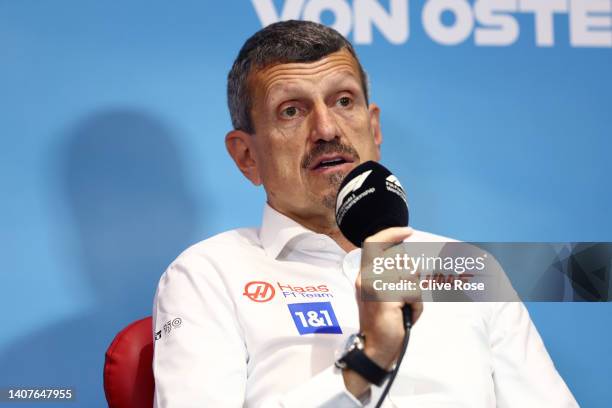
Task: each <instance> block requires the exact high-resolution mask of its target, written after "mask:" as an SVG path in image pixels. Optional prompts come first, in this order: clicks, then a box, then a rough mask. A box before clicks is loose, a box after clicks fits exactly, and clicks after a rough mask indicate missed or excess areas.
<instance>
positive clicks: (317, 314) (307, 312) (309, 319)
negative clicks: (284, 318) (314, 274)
mask: <svg viewBox="0 0 612 408" xmlns="http://www.w3.org/2000/svg"><path fill="white" fill-rule="evenodd" d="M287 306H288V307H289V312H290V313H291V317H292V318H293V322H294V323H295V327H296V328H297V330H298V332H299V333H300V335H303V334H310V333H335V334H342V329H341V328H340V324H339V323H338V319H337V318H336V314H335V313H334V309H333V308H332V305H331V302H312V303H292V304H289V305H287Z"/></svg>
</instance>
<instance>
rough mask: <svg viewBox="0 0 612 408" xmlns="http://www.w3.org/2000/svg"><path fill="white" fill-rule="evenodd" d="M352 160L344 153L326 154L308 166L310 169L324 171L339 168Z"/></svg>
mask: <svg viewBox="0 0 612 408" xmlns="http://www.w3.org/2000/svg"><path fill="white" fill-rule="evenodd" d="M353 162H354V160H353V159H352V158H351V157H350V156H348V155H345V154H339V153H335V154H326V155H323V156H321V157H319V158H318V159H317V160H315V161H314V163H313V164H312V165H311V166H310V170H314V171H318V172H326V171H331V170H340V169H341V168H342V167H344V165H346V164H350V163H353Z"/></svg>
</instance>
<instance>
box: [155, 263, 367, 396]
mask: <svg viewBox="0 0 612 408" xmlns="http://www.w3.org/2000/svg"><path fill="white" fill-rule="evenodd" d="M236 316H237V314H236V310H235V305H234V303H233V302H232V300H231V297H230V295H229V293H228V291H227V288H226V286H225V283H224V281H223V279H222V278H221V276H220V275H219V272H218V271H217V270H216V268H215V267H214V266H213V265H212V264H211V263H210V262H208V261H207V260H206V258H205V257H202V256H199V255H197V254H183V255H181V256H180V257H179V258H178V259H177V260H176V261H175V262H174V263H173V264H172V265H171V266H170V267H169V268H168V269H167V270H166V272H165V273H164V275H163V276H162V278H161V279H160V282H159V285H158V288H157V293H156V295H155V300H154V305H153V321H154V327H155V340H154V354H153V373H154V377H155V394H154V404H153V405H154V408H196V407H197V408H202V407H236V408H238V407H249V406H254V404H250V403H249V401H245V398H246V384H247V361H248V351H247V348H246V345H245V342H244V335H243V332H242V328H241V326H240V324H239V322H238V320H237V317H236ZM330 363H331V362H330ZM288 372H290V370H288ZM288 375H290V374H288ZM257 406H258V407H263V408H280V407H283V408H298V407H299V408H315V407H317V408H359V407H362V406H363V405H362V404H361V402H360V401H359V400H358V399H357V398H355V397H354V396H353V395H352V394H351V393H350V392H348V390H347V389H346V387H345V385H344V378H343V376H342V372H341V371H340V370H338V369H337V368H336V367H335V366H334V365H333V364H332V365H330V367H328V368H327V369H325V370H323V371H322V372H320V373H318V374H317V375H315V376H313V377H312V378H310V379H309V380H308V381H306V382H304V383H302V384H300V385H298V386H296V387H294V388H292V389H291V390H288V391H287V392H285V393H279V394H277V395H270V396H269V397H268V398H265V399H264V400H263V401H261V402H259V403H258V404H257Z"/></svg>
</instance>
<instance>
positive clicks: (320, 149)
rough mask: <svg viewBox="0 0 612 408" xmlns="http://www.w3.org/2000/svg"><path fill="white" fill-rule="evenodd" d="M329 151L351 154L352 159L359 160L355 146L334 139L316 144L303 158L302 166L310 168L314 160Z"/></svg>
mask: <svg viewBox="0 0 612 408" xmlns="http://www.w3.org/2000/svg"><path fill="white" fill-rule="evenodd" d="M329 153H340V154H345V155H347V156H350V158H351V160H353V161H359V159H360V157H359V153H357V150H355V148H354V147H353V146H350V145H347V144H344V143H340V141H338V140H337V139H333V140H331V141H329V142H322V143H320V144H317V145H315V147H313V148H312V150H311V151H310V152H308V153H307V154H306V155H305V156H304V158H303V159H302V168H304V169H307V168H310V166H311V165H312V163H313V162H315V161H316V160H317V159H318V158H319V157H321V156H322V155H324V154H329Z"/></svg>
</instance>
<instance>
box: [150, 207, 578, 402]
mask: <svg viewBox="0 0 612 408" xmlns="http://www.w3.org/2000/svg"><path fill="white" fill-rule="evenodd" d="M440 240H443V238H442V237H439V236H435V235H432V234H428V233H425V232H420V231H415V233H414V234H413V235H412V236H411V237H410V238H409V240H408V241H415V242H431V241H440ZM359 259H360V252H359V250H356V251H352V252H350V253H349V254H347V253H346V252H345V251H344V250H342V249H341V248H340V247H339V246H338V245H337V244H336V243H335V241H333V240H332V239H331V238H329V237H328V236H326V235H322V234H316V233H314V232H312V231H309V230H307V229H305V228H304V227H302V226H301V225H299V224H297V223H296V222H294V221H293V220H291V219H289V218H287V217H285V216H283V215H282V214H280V213H278V212H276V211H275V210H273V209H272V208H271V207H269V206H267V205H266V207H265V210H264V215H263V222H262V226H261V229H259V230H257V229H238V230H233V231H228V232H225V233H223V234H220V235H217V236H214V237H212V238H210V239H207V240H204V241H202V242H200V243H198V244H196V245H194V246H192V247H190V248H189V249H187V250H186V251H185V252H183V253H182V254H181V255H180V256H179V257H178V258H177V259H176V260H175V261H174V262H173V263H172V264H171V265H170V267H169V268H168V269H167V270H166V272H165V273H164V275H163V276H162V278H161V280H160V282H159V287H158V290H157V294H156V297H155V302H154V308H153V320H154V325H155V326H154V327H155V342H154V345H155V349H154V350H155V351H154V359H153V370H154V373H155V404H154V406H155V407H158V408H162V407H164V408H166V407H169V408H187V407H194V408H195V407H199V408H203V407H241V406H246V407H285V408H297V407H300V408H302V407H330V408H331V407H334V408H336V407H338V408H341V407H361V406H362V404H361V403H360V401H359V400H357V399H356V398H354V397H353V396H352V394H350V393H349V392H348V391H347V390H346V388H345V386H344V380H343V377H342V373H341V372H340V370H338V369H337V368H335V367H334V364H333V363H334V361H335V360H336V359H337V358H338V355H339V353H340V352H341V351H342V350H343V348H344V343H345V341H346V338H347V337H348V336H349V335H350V334H352V333H355V332H357V331H358V329H359V314H358V310H357V303H356V300H355V279H356V276H357V273H358V268H359ZM380 392H381V389H380V388H378V387H372V395H371V398H370V402H369V403H368V404H367V406H374V405H375V403H376V401H377V399H378V396H379V395H380ZM384 406H385V407H394V406H395V407H406V408H429V407H431V408H434V407H436V408H438V407H453V408H457V407H466V408H481V407H482V408H485V407H486V408H489V407H520V408H529V407H534V408H536V407H537V408H543V407H551V408H552V407H554V408H563V407H576V406H577V403H576V401H575V400H574V398H573V397H572V395H571V393H570V391H569V390H568V388H567V386H566V385H565V383H564V382H563V380H562V379H561V378H560V376H559V375H558V373H557V371H556V369H555V367H554V365H553V364H552V362H551V360H550V358H549V356H548V354H547V352H546V350H545V348H544V345H543V343H542V340H541V339H540V336H539V335H538V333H537V331H536V329H535V327H534V326H533V324H532V322H531V319H530V318H529V315H528V313H527V311H526V309H525V307H524V306H523V305H522V304H521V303H432V302H426V303H425V305H424V311H423V314H422V315H421V317H420V319H419V321H418V322H417V323H416V324H415V326H414V328H413V330H412V334H411V338H410V343H409V346H408V351H407V353H406V355H405V357H404V361H403V363H402V365H401V369H400V373H399V374H398V376H397V378H396V380H395V384H394V385H393V388H392V390H391V392H390V396H389V397H388V398H387V400H386V401H385V405H384Z"/></svg>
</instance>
